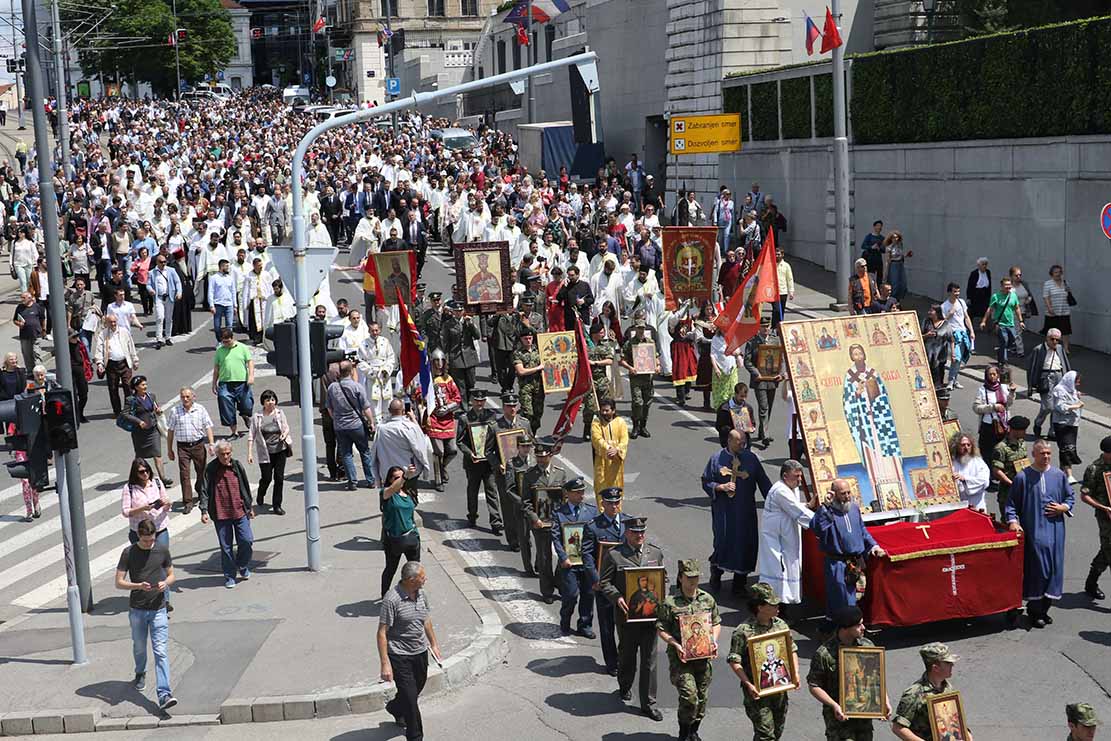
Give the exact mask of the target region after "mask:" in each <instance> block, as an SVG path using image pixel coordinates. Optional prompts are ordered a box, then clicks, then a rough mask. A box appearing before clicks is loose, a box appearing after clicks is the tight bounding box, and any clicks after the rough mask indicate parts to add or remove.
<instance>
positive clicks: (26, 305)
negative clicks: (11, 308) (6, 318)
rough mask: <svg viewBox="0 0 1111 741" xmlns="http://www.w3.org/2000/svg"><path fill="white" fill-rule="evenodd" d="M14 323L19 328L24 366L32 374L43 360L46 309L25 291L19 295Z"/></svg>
mask: <svg viewBox="0 0 1111 741" xmlns="http://www.w3.org/2000/svg"><path fill="white" fill-rule="evenodd" d="M12 323H13V324H14V325H15V326H17V327H19V346H20V349H21V350H22V352H23V365H24V367H25V368H26V369H27V372H28V373H30V372H31V371H32V370H33V369H34V367H35V366H36V365H38V364H39V362H41V360H42V350H40V349H39V342H40V341H41V340H42V336H43V334H45V332H44V329H43V328H44V327H45V326H46V309H44V308H42V304H40V303H38V302H37V301H35V297H34V296H32V295H31V294H30V293H28V292H26V291H24V292H23V293H21V294H20V295H19V304H18V305H17V306H16V307H15V316H14V317H13V318H12Z"/></svg>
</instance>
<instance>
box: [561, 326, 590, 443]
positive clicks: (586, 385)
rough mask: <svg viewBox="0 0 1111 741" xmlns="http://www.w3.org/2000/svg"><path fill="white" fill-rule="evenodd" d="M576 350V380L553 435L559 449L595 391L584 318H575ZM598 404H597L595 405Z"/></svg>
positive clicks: (573, 382) (564, 403)
mask: <svg viewBox="0 0 1111 741" xmlns="http://www.w3.org/2000/svg"><path fill="white" fill-rule="evenodd" d="M575 352H576V353H578V356H579V357H578V362H577V363H576V365H575V380H574V381H572V382H571V390H570V391H568V392H567V400H566V401H565V402H563V410H562V411H561V412H560V413H559V419H557V420H556V424H555V429H553V430H552V437H554V438H555V441H556V448H557V449H558V448H559V446H560V444H561V443H562V442H563V439H564V438H565V437H567V435H568V433H570V432H571V427H572V426H574V424H575V417H576V415H578V413H579V407H581V406H582V403H583V399H585V398H586V396H587V394H593V393H594V379H593V378H592V376H591V374H590V357H589V356H588V355H587V350H586V337H585V336H584V335H583V323H582V319H579V318H578V317H576V319H575ZM595 406H597V405H595Z"/></svg>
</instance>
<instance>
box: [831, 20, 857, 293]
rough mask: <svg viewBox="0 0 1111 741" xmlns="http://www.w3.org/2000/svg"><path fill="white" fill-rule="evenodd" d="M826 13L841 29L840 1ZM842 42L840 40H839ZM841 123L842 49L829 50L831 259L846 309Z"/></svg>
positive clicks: (845, 150) (847, 249) (845, 174)
mask: <svg viewBox="0 0 1111 741" xmlns="http://www.w3.org/2000/svg"><path fill="white" fill-rule="evenodd" d="M830 6H831V7H830V12H831V13H832V14H833V20H834V22H835V23H837V26H838V31H840V27H841V0H831V2H830ZM842 38H844V36H842ZM847 129H848V126H847V125H846V121H845V45H844V44H841V45H840V46H838V47H837V48H836V49H834V50H833V212H834V221H833V223H834V227H833V234H834V237H833V240H834V256H835V257H836V264H837V302H838V304H839V306H838V308H845V307H847V306H848V305H849V275H850V265H851V261H852V253H851V251H852V245H850V244H849V138H848V133H847Z"/></svg>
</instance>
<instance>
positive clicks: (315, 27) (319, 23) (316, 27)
mask: <svg viewBox="0 0 1111 741" xmlns="http://www.w3.org/2000/svg"><path fill="white" fill-rule="evenodd" d="M327 25H328V21H326V20H324V16H320V17H319V18H317V19H316V23H314V24H312V32H313V33H320V32H321V31H323V30H324V27H325V26H327Z"/></svg>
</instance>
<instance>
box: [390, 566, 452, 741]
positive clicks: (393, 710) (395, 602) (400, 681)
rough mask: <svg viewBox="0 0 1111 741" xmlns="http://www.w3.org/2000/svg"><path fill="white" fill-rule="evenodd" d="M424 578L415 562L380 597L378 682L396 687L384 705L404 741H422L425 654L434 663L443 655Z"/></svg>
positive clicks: (406, 567)
mask: <svg viewBox="0 0 1111 741" xmlns="http://www.w3.org/2000/svg"><path fill="white" fill-rule="evenodd" d="M426 579H427V577H426V576H425V573H424V567H423V566H421V565H420V562H419V561H408V562H406V564H405V565H404V566H402V567H401V582H400V583H399V584H398V585H397V586H396V587H394V588H393V589H391V590H390V591H389V592H387V593H386V596H385V597H383V598H382V608H381V613H380V614H379V617H378V656H379V657H381V660H382V681H384V682H391V681H392V682H393V683H394V684H395V685H396V686H397V697H395V698H394V699H392V700H390V701H389V702H388V703H386V710H388V711H389V713H390V715H392V716H393V718H394V721H395V722H396V723H397V724H398V725H400V726H401V727H402V728H404V729H405V738H406V739H407V741H423V740H424V724H423V723H422V722H421V716H420V707H419V705H418V704H417V700H418V698H419V697H420V693H421V691H422V690H424V683H425V681H426V680H427V679H428V654H429V652H431V653H432V658H434V659H435V660H436V663H437V664H442V662H443V655H442V654H441V652H440V644H439V642H438V641H437V640H436V631H435V630H433V629H432V618H431V617H430V615H431V613H432V608H431V607H430V606H429V604H428V598H427V597H426V596H425V594H424V590H423V589H422V588H423V587H424V582H425V580H426Z"/></svg>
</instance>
